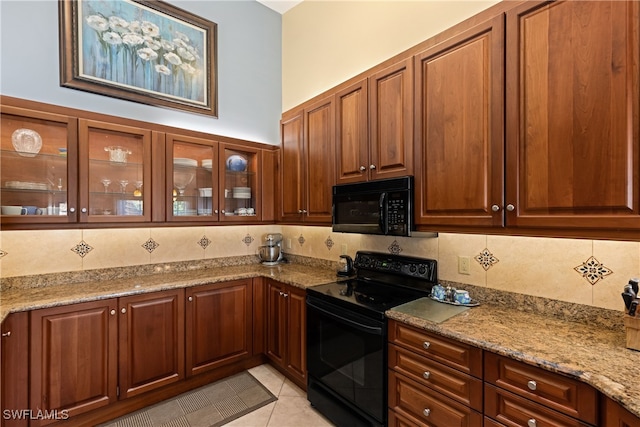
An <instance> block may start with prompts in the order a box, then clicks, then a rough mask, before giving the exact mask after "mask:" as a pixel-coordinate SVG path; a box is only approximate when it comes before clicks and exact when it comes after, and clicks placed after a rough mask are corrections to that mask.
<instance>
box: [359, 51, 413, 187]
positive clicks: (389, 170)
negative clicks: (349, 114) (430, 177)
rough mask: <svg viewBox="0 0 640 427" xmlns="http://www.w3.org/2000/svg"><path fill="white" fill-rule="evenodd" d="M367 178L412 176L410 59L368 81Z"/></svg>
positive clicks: (411, 59) (411, 60)
mask: <svg viewBox="0 0 640 427" xmlns="http://www.w3.org/2000/svg"><path fill="white" fill-rule="evenodd" d="M369 127H370V130H369V139H370V148H369V149H370V154H369V156H370V157H369V160H370V162H371V163H370V165H368V167H369V168H370V170H369V173H370V175H369V176H370V178H371V179H381V178H392V177H398V176H404V175H413V58H408V59H406V60H404V61H401V62H399V63H397V64H394V65H392V66H390V67H388V68H386V69H384V70H382V71H379V72H377V73H375V74H374V75H373V76H371V77H369Z"/></svg>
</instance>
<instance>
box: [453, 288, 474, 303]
mask: <svg viewBox="0 0 640 427" xmlns="http://www.w3.org/2000/svg"><path fill="white" fill-rule="evenodd" d="M454 298H455V301H456V302H457V303H458V304H469V303H470V302H471V297H470V296H469V292H467V291H464V290H462V289H458V290H457V291H456V294H455V296H454Z"/></svg>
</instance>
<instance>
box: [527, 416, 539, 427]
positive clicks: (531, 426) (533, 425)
mask: <svg viewBox="0 0 640 427" xmlns="http://www.w3.org/2000/svg"><path fill="white" fill-rule="evenodd" d="M537 425H538V424H537V423H536V419H535V418H531V419H530V420H529V421H527V426H528V427H536V426H537Z"/></svg>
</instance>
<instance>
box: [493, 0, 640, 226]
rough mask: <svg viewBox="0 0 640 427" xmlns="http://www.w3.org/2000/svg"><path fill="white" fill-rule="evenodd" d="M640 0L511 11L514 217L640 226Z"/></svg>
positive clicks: (511, 221) (525, 222) (528, 222)
mask: <svg viewBox="0 0 640 427" xmlns="http://www.w3.org/2000/svg"><path fill="white" fill-rule="evenodd" d="M639 9H640V3H639V2H637V1H629V2H621V1H584V2H583V1H557V2H551V3H546V2H544V3H542V2H526V3H525V4H523V5H521V6H519V7H517V8H514V9H513V10H510V11H509V12H507V55H506V56H507V93H506V101H507V104H506V107H507V108H506V119H507V123H506V131H507V133H506V137H507V145H506V150H507V151H506V155H507V176H506V183H507V192H506V203H507V210H508V212H507V224H508V225H512V226H513V225H515V226H527V227H546V228H553V227H562V228H579V227H583V228H617V229H620V228H622V229H624V228H627V229H629V228H635V229H637V228H638V227H640V203H639V197H640V187H639V181H638V176H639V174H640V165H639V154H640V153H639V131H638V127H639V112H638V111H639V101H638V100H639V93H640V87H639V85H638V80H639V76H640V74H639V73H638V67H639V65H640V61H639V55H640V40H639V37H640V28H639V27H640V19H639V13H638V10H639Z"/></svg>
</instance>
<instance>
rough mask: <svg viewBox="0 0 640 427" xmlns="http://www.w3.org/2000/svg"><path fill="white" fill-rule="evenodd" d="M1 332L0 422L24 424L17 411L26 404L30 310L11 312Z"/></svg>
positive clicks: (7, 425)
mask: <svg viewBox="0 0 640 427" xmlns="http://www.w3.org/2000/svg"><path fill="white" fill-rule="evenodd" d="M0 332H1V333H2V334H1V338H0V361H1V363H0V379H1V383H0V408H1V413H0V425H1V426H2V427H22V426H27V425H28V424H29V423H28V421H27V419H26V418H25V417H24V416H20V414H21V412H20V411H21V410H25V409H28V408H29V313H28V312H21V313H13V314H10V315H9V316H8V317H7V318H6V319H5V321H4V322H2V327H1V328H0ZM5 411H9V413H7V412H5Z"/></svg>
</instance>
